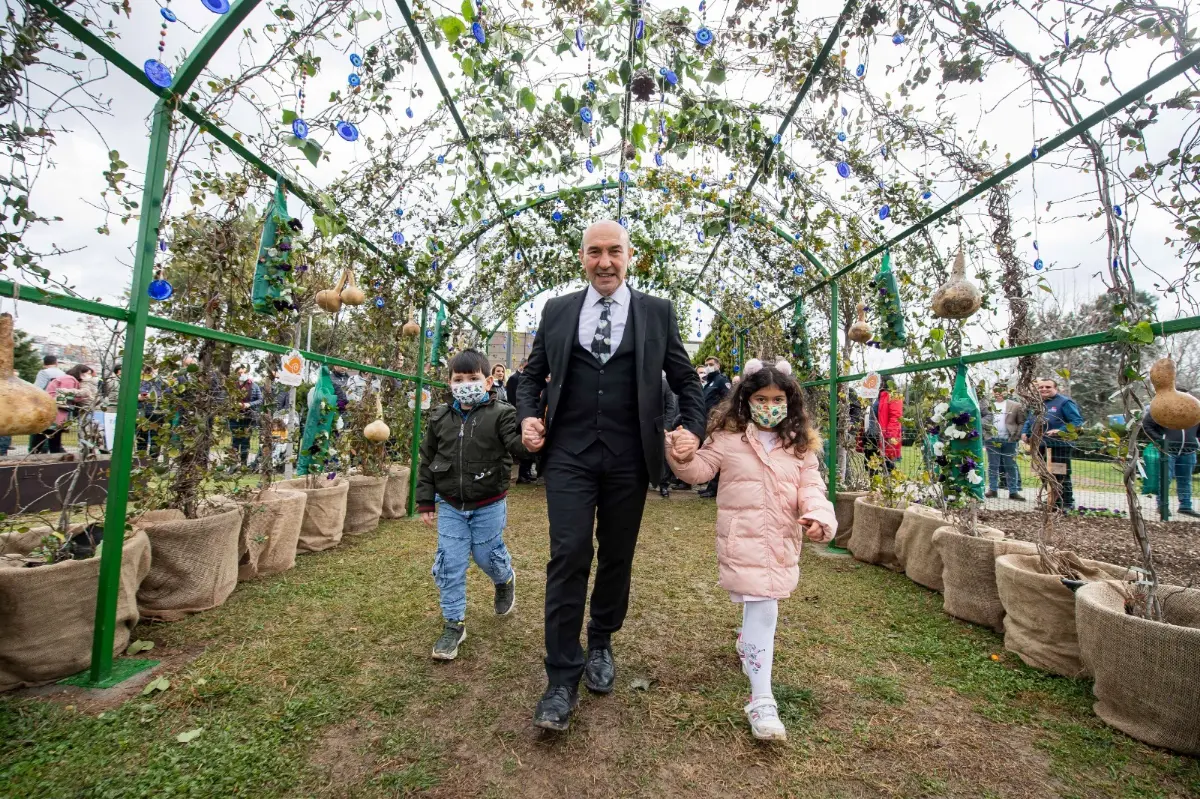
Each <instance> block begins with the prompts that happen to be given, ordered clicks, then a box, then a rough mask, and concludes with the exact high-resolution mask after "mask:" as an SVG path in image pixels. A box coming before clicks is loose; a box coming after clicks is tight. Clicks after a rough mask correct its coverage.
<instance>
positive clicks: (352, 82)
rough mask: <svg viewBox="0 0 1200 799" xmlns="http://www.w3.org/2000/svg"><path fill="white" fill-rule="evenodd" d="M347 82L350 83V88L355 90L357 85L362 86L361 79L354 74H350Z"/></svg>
mask: <svg viewBox="0 0 1200 799" xmlns="http://www.w3.org/2000/svg"><path fill="white" fill-rule="evenodd" d="M347 80H348V81H349V82H350V86H351V88H355V89H357V88H358V87H359V85H361V84H362V78H360V77H359V76H358V73H356V72H351V73H350V77H349V78H348V79H347Z"/></svg>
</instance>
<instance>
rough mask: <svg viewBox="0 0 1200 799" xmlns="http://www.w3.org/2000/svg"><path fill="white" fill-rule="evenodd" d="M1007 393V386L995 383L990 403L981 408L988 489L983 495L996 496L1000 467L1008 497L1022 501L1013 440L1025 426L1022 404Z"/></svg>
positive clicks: (1015, 445) (1015, 439) (998, 486)
mask: <svg viewBox="0 0 1200 799" xmlns="http://www.w3.org/2000/svg"><path fill="white" fill-rule="evenodd" d="M1008 394H1009V392H1008V387H1007V386H1005V385H1004V384H1003V383H997V384H996V386H995V387H994V388H993V389H992V404H991V406H990V407H985V408H984V411H983V414H982V415H983V431H984V434H985V436H986V438H985V439H984V444H985V446H986V448H987V460H988V490H987V493H986V494H984V496H985V497H987V498H989V499H994V498H995V497H997V496H998V495H999V492H1000V471H1001V470H1002V469H1003V471H1004V474H1005V476H1006V478H1007V481H1008V498H1009V499H1011V500H1013V501H1014V502H1024V501H1025V497H1023V496H1021V470H1020V469H1018V468H1017V457H1016V456H1017V443H1018V442H1019V441H1020V440H1021V430H1022V428H1023V427H1024V426H1025V406H1024V405H1022V404H1021V403H1020V402H1018V401H1017V400H1015V399H1012V398H1011V397H1009V396H1008Z"/></svg>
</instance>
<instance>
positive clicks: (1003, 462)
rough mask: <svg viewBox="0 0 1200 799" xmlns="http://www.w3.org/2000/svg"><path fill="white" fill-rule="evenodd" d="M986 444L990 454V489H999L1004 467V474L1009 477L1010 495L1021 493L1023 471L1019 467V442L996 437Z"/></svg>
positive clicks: (988, 454)
mask: <svg viewBox="0 0 1200 799" xmlns="http://www.w3.org/2000/svg"><path fill="white" fill-rule="evenodd" d="M986 446H987V456H988V490H989V491H998V490H999V488H1000V469H1001V467H1003V468H1004V474H1005V476H1006V478H1007V479H1008V493H1009V494H1010V495H1012V494H1019V493H1020V492H1021V471H1020V470H1019V469H1018V468H1017V458H1016V454H1017V442H1015V441H1004V440H1003V439H996V440H994V441H989V442H987V444H986Z"/></svg>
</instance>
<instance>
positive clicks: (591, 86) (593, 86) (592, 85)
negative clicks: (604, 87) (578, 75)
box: [587, 80, 596, 92]
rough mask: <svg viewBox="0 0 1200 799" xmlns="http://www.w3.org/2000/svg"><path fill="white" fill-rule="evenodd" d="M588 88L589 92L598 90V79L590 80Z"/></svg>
mask: <svg viewBox="0 0 1200 799" xmlns="http://www.w3.org/2000/svg"><path fill="white" fill-rule="evenodd" d="M587 90H588V91H589V92H594V91H596V81H594V80H589V81H588V82H587Z"/></svg>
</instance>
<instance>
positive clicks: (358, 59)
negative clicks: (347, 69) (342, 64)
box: [350, 53, 363, 69]
mask: <svg viewBox="0 0 1200 799" xmlns="http://www.w3.org/2000/svg"><path fill="white" fill-rule="evenodd" d="M350 64H351V66H353V67H354V68H355V69H358V68H359V67H361V66H362V65H363V60H362V56H360V55H359V54H358V53H351V54H350Z"/></svg>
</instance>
